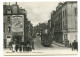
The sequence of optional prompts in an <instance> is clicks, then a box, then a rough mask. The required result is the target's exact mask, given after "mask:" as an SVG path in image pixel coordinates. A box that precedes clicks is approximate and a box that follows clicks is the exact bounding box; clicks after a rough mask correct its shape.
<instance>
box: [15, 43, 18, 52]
mask: <svg viewBox="0 0 80 57" xmlns="http://www.w3.org/2000/svg"><path fill="white" fill-rule="evenodd" d="M18 48H19V45H18V44H16V47H15V49H16V52H17V51H18Z"/></svg>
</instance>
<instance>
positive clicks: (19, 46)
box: [9, 41, 34, 52]
mask: <svg viewBox="0 0 80 57" xmlns="http://www.w3.org/2000/svg"><path fill="white" fill-rule="evenodd" d="M9 48H10V50H12V52H18V51H19V52H24V51H32V49H33V50H34V42H33V41H32V42H30V41H27V43H24V42H22V43H15V42H10V44H9Z"/></svg>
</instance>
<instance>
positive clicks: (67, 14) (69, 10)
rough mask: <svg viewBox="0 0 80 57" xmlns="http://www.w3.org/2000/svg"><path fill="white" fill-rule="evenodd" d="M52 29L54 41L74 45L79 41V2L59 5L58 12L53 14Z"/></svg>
mask: <svg viewBox="0 0 80 57" xmlns="http://www.w3.org/2000/svg"><path fill="white" fill-rule="evenodd" d="M51 27H52V30H53V31H54V41H56V42H59V43H65V41H66V40H68V41H69V43H72V42H73V41H74V40H77V2H76V1H69V2H68V1H67V2H64V3H59V4H58V6H57V7H56V11H52V13H51Z"/></svg>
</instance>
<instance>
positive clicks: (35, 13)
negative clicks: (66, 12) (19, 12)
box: [10, 2, 59, 26]
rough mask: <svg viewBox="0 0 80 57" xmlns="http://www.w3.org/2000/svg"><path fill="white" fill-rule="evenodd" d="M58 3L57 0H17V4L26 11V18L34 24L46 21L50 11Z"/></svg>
mask: <svg viewBox="0 0 80 57" xmlns="http://www.w3.org/2000/svg"><path fill="white" fill-rule="evenodd" d="M58 3H59V2H18V5H19V7H22V8H24V9H25V10H26V11H27V18H28V20H30V21H31V23H32V24H33V26H35V25H37V24H38V23H43V22H47V21H48V20H49V19H50V18H51V12H52V11H53V10H55V9H56V6H57V5H58ZM10 4H13V3H10Z"/></svg>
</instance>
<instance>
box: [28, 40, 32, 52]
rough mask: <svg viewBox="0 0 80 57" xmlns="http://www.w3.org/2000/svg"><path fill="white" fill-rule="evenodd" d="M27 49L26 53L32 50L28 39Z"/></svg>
mask: <svg viewBox="0 0 80 57" xmlns="http://www.w3.org/2000/svg"><path fill="white" fill-rule="evenodd" d="M27 48H28V51H31V50H32V47H31V40H30V39H29V40H28V44H27Z"/></svg>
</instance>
